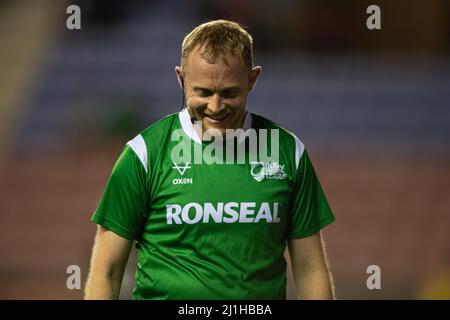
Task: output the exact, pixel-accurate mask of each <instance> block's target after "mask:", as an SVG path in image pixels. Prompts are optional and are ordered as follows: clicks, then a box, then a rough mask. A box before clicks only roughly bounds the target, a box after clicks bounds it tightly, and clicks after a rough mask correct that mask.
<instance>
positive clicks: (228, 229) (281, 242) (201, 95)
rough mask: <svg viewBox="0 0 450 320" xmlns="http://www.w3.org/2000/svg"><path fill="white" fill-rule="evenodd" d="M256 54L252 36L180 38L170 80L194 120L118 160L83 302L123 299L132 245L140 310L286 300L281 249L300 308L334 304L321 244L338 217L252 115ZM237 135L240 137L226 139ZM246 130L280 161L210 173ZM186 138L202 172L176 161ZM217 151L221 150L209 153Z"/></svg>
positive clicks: (178, 123)
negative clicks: (181, 302) (200, 302)
mask: <svg viewBox="0 0 450 320" xmlns="http://www.w3.org/2000/svg"><path fill="white" fill-rule="evenodd" d="M252 45H253V44H252V38H251V36H250V35H249V34H248V33H247V31H245V30H244V29H243V28H242V27H241V26H240V25H238V24H237V23H234V22H230V21H225V20H217V21H211V22H208V23H205V24H202V25H200V26H198V27H197V28H195V29H194V30H193V31H192V32H191V33H190V34H188V35H187V36H186V37H185V39H184V41H183V44H182V54H181V66H179V67H176V68H175V71H176V75H177V77H178V80H179V82H180V85H181V88H182V90H183V93H184V95H185V102H186V104H187V108H186V109H183V110H182V111H181V112H178V113H176V114H172V115H169V116H167V117H165V118H163V119H162V120H160V121H158V122H157V123H155V124H153V125H152V126H150V127H149V128H147V129H146V130H144V131H143V132H142V133H141V134H139V135H138V136H137V137H135V138H134V139H132V140H131V141H129V142H128V144H127V145H126V147H125V148H124V150H123V152H122V154H121V155H120V157H119V159H118V161H117V163H116V165H115V167H114V169H113V171H112V174H111V177H110V179H109V181H108V184H107V187H106V189H105V192H104V195H103V197H102V199H101V201H100V203H99V206H98V208H97V210H96V212H95V213H94V215H93V217H92V220H93V221H94V222H95V223H97V224H99V227H98V232H97V235H96V239H95V245H94V249H93V254H92V260H91V268H90V273H89V276H88V280H87V284H86V290H85V294H86V296H85V297H86V298H87V299H116V298H118V296H119V292H120V286H121V282H122V276H123V273H124V269H125V266H126V263H127V260H128V256H129V253H130V250H131V248H132V244H133V243H134V242H136V248H137V250H138V251H137V252H138V255H137V272H136V287H135V289H134V291H133V298H134V299H285V290H286V261H285V259H284V256H283V253H284V250H285V248H286V243H287V245H288V249H289V253H290V260H291V263H292V270H293V277H294V281H295V286H296V290H297V295H298V298H299V299H331V298H333V297H334V294H333V286H332V280H331V276H330V273H329V270H328V266H327V261H326V257H325V253H324V247H323V241H322V239H321V234H320V230H321V229H322V228H323V227H325V226H326V225H328V224H329V223H331V222H333V221H334V216H333V214H332V212H331V210H330V208H329V206H328V203H327V201H326V199H325V196H324V194H323V192H322V189H321V187H320V184H319V181H318V180H317V177H316V175H315V172H314V169H313V167H312V164H311V162H310V160H309V158H308V154H307V152H306V150H305V148H304V145H303V144H302V142H301V141H300V140H299V139H297V138H296V137H295V136H294V135H293V134H291V133H289V132H288V131H287V130H285V129H282V128H280V127H279V126H277V125H276V124H274V123H272V122H271V121H269V120H267V119H265V118H263V117H261V116H257V115H255V114H251V113H249V112H247V108H246V102H247V96H248V94H249V92H250V91H251V90H252V89H253V87H254V85H255V83H256V80H257V79H258V76H259V75H260V73H261V68H260V67H254V66H253V53H252ZM231 129H236V132H238V133H239V134H237V135H235V136H232V138H228V136H227V133H228V131H227V130H229V131H230V130H231ZM239 129H240V131H239ZM249 130H253V131H251V132H253V133H255V132H256V133H257V140H258V142H261V141H263V139H262V138H261V137H262V136H263V133H264V132H265V131H264V130H266V131H267V130H269V131H271V132H275V133H276V134H274V135H273V136H272V135H271V134H268V135H269V136H270V139H269V140H267V141H268V144H267V146H270V148H272V149H271V150H272V154H271V155H275V156H276V158H271V159H270V160H267V161H266V160H264V159H262V158H261V150H262V151H265V150H263V149H267V146H266V147H265V146H264V145H263V146H261V145H258V147H257V149H258V150H256V152H255V150H253V151H251V150H250V151H249V150H247V148H244V150H245V152H244V156H245V159H244V162H240V163H238V162H236V161H237V158H236V156H238V153H237V152H236V154H233V155H232V156H231V157H230V159H231V160H232V162H233V163H228V162H226V163H225V162H224V163H220V161H208V159H207V158H208V157H209V158H210V159H209V160H211V157H213V158H214V157H215V156H216V158H215V160H217V159H219V160H221V159H222V155H218V154H219V153H220V152H219V151H220V150H222V151H223V150H225V153H227V152H228V153H227V154H226V156H227V157H228V155H229V149H225V144H226V143H231V142H233V143H235V142H236V143H237V144H239V143H241V144H242V143H243V144H244V145H245V146H249V145H250V144H251V143H252V141H254V140H252V141H251V140H250V138H249V136H250V135H248V136H247V135H246V134H245V133H247V132H250V131H249ZM211 132H212V134H211ZM230 132H234V131H232V130H231V131H230ZM217 133H219V134H217ZM208 136H214V137H215V139H208ZM180 138H181V140H182V141H184V142H183V143H181V145H182V147H186V145H187V149H183V150H185V151H186V150H187V152H186V153H187V156H192V154H193V153H195V152H196V150H197V151H198V150H200V154H201V155H204V156H205V159H203V160H204V161H203V162H201V161H198V158H195V156H194V158H192V157H188V158H180V157H178V158H177V157H175V156H174V150H175V149H176V148H179V147H180ZM242 138H243V139H242ZM246 138H248V139H247V140H246ZM211 141H214V143H217V142H225V143H224V144H223V145H222V146H223V148H224V149H220V147H219V148H215V149H214V150H215V153H214V152H209V153H208V152H207V151H208V150H209V149H208V148H210V147H211V143H212V142H211ZM186 143H187V144H186ZM241 146H242V145H241ZM273 147H275V148H276V149H273ZM181 149H182V148H181ZM237 149H239V147H236V148H235V147H234V146H233V149H232V150H234V151H236V150H237ZM249 149H250V148H249ZM239 150H242V149H239ZM273 150H275V151H273ZM209 151H211V150H209ZM184 156H186V154H185V155H184ZM223 157H225V155H223ZM252 157H253V160H252V159H251V158H252ZM186 159H188V160H186ZM227 159H228V158H227ZM274 159H275V160H274ZM213 160H214V159H213ZM241 160H242V159H241Z"/></svg>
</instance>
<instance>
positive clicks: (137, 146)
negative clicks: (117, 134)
mask: <svg viewBox="0 0 450 320" xmlns="http://www.w3.org/2000/svg"><path fill="white" fill-rule="evenodd" d="M127 144H128V145H129V146H130V147H131V149H133V151H134V153H135V154H136V155H137V156H138V158H139V160H140V161H141V163H142V165H143V166H144V170H145V173H147V163H148V161H147V146H146V145H145V141H144V138H142V136H141V135H140V134H139V135H137V136H136V137H135V138H134V139H133V140H130V141H128V142H127Z"/></svg>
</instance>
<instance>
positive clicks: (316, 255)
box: [288, 232, 327, 276]
mask: <svg viewBox="0 0 450 320" xmlns="http://www.w3.org/2000/svg"><path fill="white" fill-rule="evenodd" d="M288 250H289V256H290V259H291V264H292V271H293V272H294V276H295V273H297V274H298V273H299V272H301V271H312V270H320V269H326V268H327V264H326V259H325V252H324V244H323V240H322V236H321V233H320V232H317V233H315V234H313V235H312V236H309V237H305V238H299V239H289V240H288Z"/></svg>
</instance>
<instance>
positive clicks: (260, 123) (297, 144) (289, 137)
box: [251, 113, 305, 167]
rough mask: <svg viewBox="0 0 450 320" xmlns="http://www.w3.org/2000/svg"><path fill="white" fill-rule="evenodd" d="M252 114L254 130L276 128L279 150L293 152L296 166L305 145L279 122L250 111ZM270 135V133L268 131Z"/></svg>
mask: <svg viewBox="0 0 450 320" xmlns="http://www.w3.org/2000/svg"><path fill="white" fill-rule="evenodd" d="M251 114H252V127H253V128H255V129H256V130H258V129H268V130H273V129H276V130H277V132H278V137H279V146H280V151H284V152H287V153H292V152H293V154H294V157H295V163H296V166H297V167H298V164H299V162H300V158H301V157H302V155H303V153H304V151H305V145H304V144H303V142H302V141H301V140H300V139H299V138H298V137H297V136H296V135H295V134H294V133H293V132H291V131H290V130H288V129H286V128H284V127H282V126H280V125H279V124H277V123H275V122H273V121H272V120H269V119H267V118H265V117H263V116H261V115H258V114H255V113H251ZM268 135H270V133H268Z"/></svg>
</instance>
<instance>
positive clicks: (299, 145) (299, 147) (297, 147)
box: [290, 132, 305, 169]
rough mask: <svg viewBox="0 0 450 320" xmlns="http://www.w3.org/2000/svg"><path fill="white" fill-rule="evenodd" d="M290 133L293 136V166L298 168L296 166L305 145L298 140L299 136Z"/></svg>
mask: <svg viewBox="0 0 450 320" xmlns="http://www.w3.org/2000/svg"><path fill="white" fill-rule="evenodd" d="M290 134H291V135H292V136H293V137H294V140H295V167H296V168H297V169H298V166H299V164H300V159H301V157H302V155H303V152H304V151H305V145H304V144H303V142H301V141H300V139H299V138H297V136H296V135H295V134H293V133H292V132H290Z"/></svg>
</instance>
